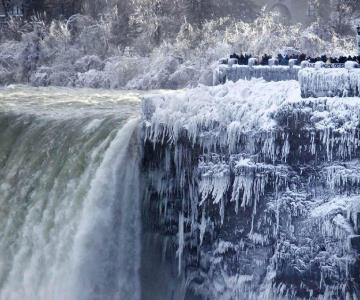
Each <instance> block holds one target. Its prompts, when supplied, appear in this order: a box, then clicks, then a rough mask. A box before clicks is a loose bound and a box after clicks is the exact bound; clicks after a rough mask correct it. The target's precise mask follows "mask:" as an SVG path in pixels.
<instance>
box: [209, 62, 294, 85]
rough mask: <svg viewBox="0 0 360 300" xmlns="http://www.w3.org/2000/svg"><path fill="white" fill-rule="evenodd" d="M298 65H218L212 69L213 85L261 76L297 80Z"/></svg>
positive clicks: (271, 78)
mask: <svg viewBox="0 0 360 300" xmlns="http://www.w3.org/2000/svg"><path fill="white" fill-rule="evenodd" d="M299 70H300V67H298V66H292V67H289V66H243V65H236V64H235V65H231V66H230V65H229V66H228V65H220V66H219V67H218V68H216V69H215V70H214V80H213V83H214V85H216V84H219V83H224V82H225V81H233V82H236V81H238V80H241V79H242V80H250V79H254V78H263V79H264V80H266V81H283V80H297V79H298V73H299Z"/></svg>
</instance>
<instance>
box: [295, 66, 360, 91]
mask: <svg viewBox="0 0 360 300" xmlns="http://www.w3.org/2000/svg"><path fill="white" fill-rule="evenodd" d="M299 82H300V86H301V93H302V96H303V97H326V96H329V97H334V96H340V97H348V96H359V95H360V69H346V68H343V69H327V68H321V69H316V68H305V69H301V71H300V72H299Z"/></svg>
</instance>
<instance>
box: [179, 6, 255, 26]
mask: <svg viewBox="0 0 360 300" xmlns="http://www.w3.org/2000/svg"><path fill="white" fill-rule="evenodd" d="M184 1H185V2H186V15H187V17H188V20H189V22H190V23H193V24H196V25H199V26H201V24H202V23H203V22H204V21H205V20H211V19H217V18H222V17H231V18H234V19H237V20H244V21H251V20H253V19H254V18H255V17H256V16H257V12H258V7H257V5H256V4H254V1H252V0H222V1H218V0H184Z"/></svg>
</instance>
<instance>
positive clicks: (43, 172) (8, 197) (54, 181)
mask: <svg viewBox="0 0 360 300" xmlns="http://www.w3.org/2000/svg"><path fill="white" fill-rule="evenodd" d="M139 102H140V101H139V97H138V95H137V94H135V93H131V92H118V91H117V92H110V91H94V90H70V89H56V88H46V89H36V88H27V87H9V88H6V89H2V90H0V299H1V300H17V299H27V300H41V299H44V300H45V299H46V300H48V299H54V300H56V299H59V300H60V299H61V300H63V299H69V300H71V299H84V300H85V299H86V300H91V299H129V300H136V299H140V298H141V292H140V290H141V289H140V274H139V269H140V263H141V261H140V255H141V209H140V193H141V190H140V187H141V184H140V182H139V181H140V173H139V161H140V157H139V156H140V155H139V153H140V151H139V150H138V147H139V143H138V135H137V132H138V124H139V122H138V119H137V118H138V110H139Z"/></svg>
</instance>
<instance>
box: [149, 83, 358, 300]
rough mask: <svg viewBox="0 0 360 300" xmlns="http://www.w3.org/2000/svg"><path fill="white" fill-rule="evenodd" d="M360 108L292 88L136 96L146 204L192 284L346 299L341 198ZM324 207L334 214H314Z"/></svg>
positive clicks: (350, 283) (350, 179) (347, 188)
mask: <svg viewBox="0 0 360 300" xmlns="http://www.w3.org/2000/svg"><path fill="white" fill-rule="evenodd" d="M359 108H360V102H359V98H319V99H306V100H305V99H302V98H301V97H300V93H299V86H298V84H297V82H295V81H289V82H286V83H285V82H265V81H264V80H252V81H238V82H236V83H232V82H228V83H226V84H225V85H222V86H216V87H199V88H197V89H194V90H183V91H180V92H177V93H168V92H159V93H157V94H156V95H152V96H147V97H146V98H145V99H144V100H143V106H142V109H143V124H144V143H145V152H144V154H145V165H144V168H145V169H146V170H150V171H151V175H149V185H148V187H147V190H148V193H147V198H146V199H147V201H146V203H147V205H148V207H149V211H153V212H156V213H155V214H154V215H157V218H155V219H154V220H153V222H155V223H156V224H158V225H157V226H159V228H160V230H161V231H162V232H163V234H164V235H166V236H167V237H169V238H170V239H171V241H172V243H173V244H175V245H176V247H178V251H177V254H178V259H179V270H180V271H181V272H185V274H187V275H186V276H188V280H189V285H190V286H191V288H192V289H194V290H196V291H197V292H199V293H200V294H202V295H203V296H208V297H210V299H219V298H221V299H232V298H234V297H237V295H246V297H247V298H251V297H252V298H255V299H258V298H259V297H262V298H266V299H271V298H275V299H278V298H279V297H280V296H283V297H285V298H288V297H291V296H293V297H299V298H309V297H310V298H311V297H319V298H321V297H323V298H325V299H326V298H328V297H335V298H342V297H344V295H345V294H346V293H348V294H349V295H350V296H354V295H355V294H356V288H357V286H358V285H359V272H358V271H357V268H358V266H359V261H358V260H357V255H358V254H356V253H357V252H356V251H357V250H356V249H354V248H353V247H354V245H356V241H357V239H358V236H357V234H358V233H357V231H356V228H357V226H358V225H357V223H358V215H357V213H358V211H359V208H358V206H356V205H353V204H352V203H357V201H358V198H356V197H355V198H353V199H354V201H353V202H351V203H350V204H351V205H350V204H349V203H348V202H346V203H347V204H346V205H345V204H344V202H343V199H344V197H346V196H345V195H347V194H352V195H356V194H357V193H358V184H359V182H358V176H357V174H356V173H357V169H358V165H357V158H358V157H360V153H359V132H358V125H359V115H360V114H359ZM328 203H334V204H331V205H334V206H336V207H343V209H340V210H339V209H334V210H331V211H324V212H323V213H320V212H322V211H323V210H324V207H327V204H328ZM348 204H349V205H348ZM314 211H315V212H317V211H318V212H319V213H318V214H316V216H315V215H313V212H314ZM349 245H350V246H349ZM351 245H352V246H351ZM334 274H335V275H334Z"/></svg>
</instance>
